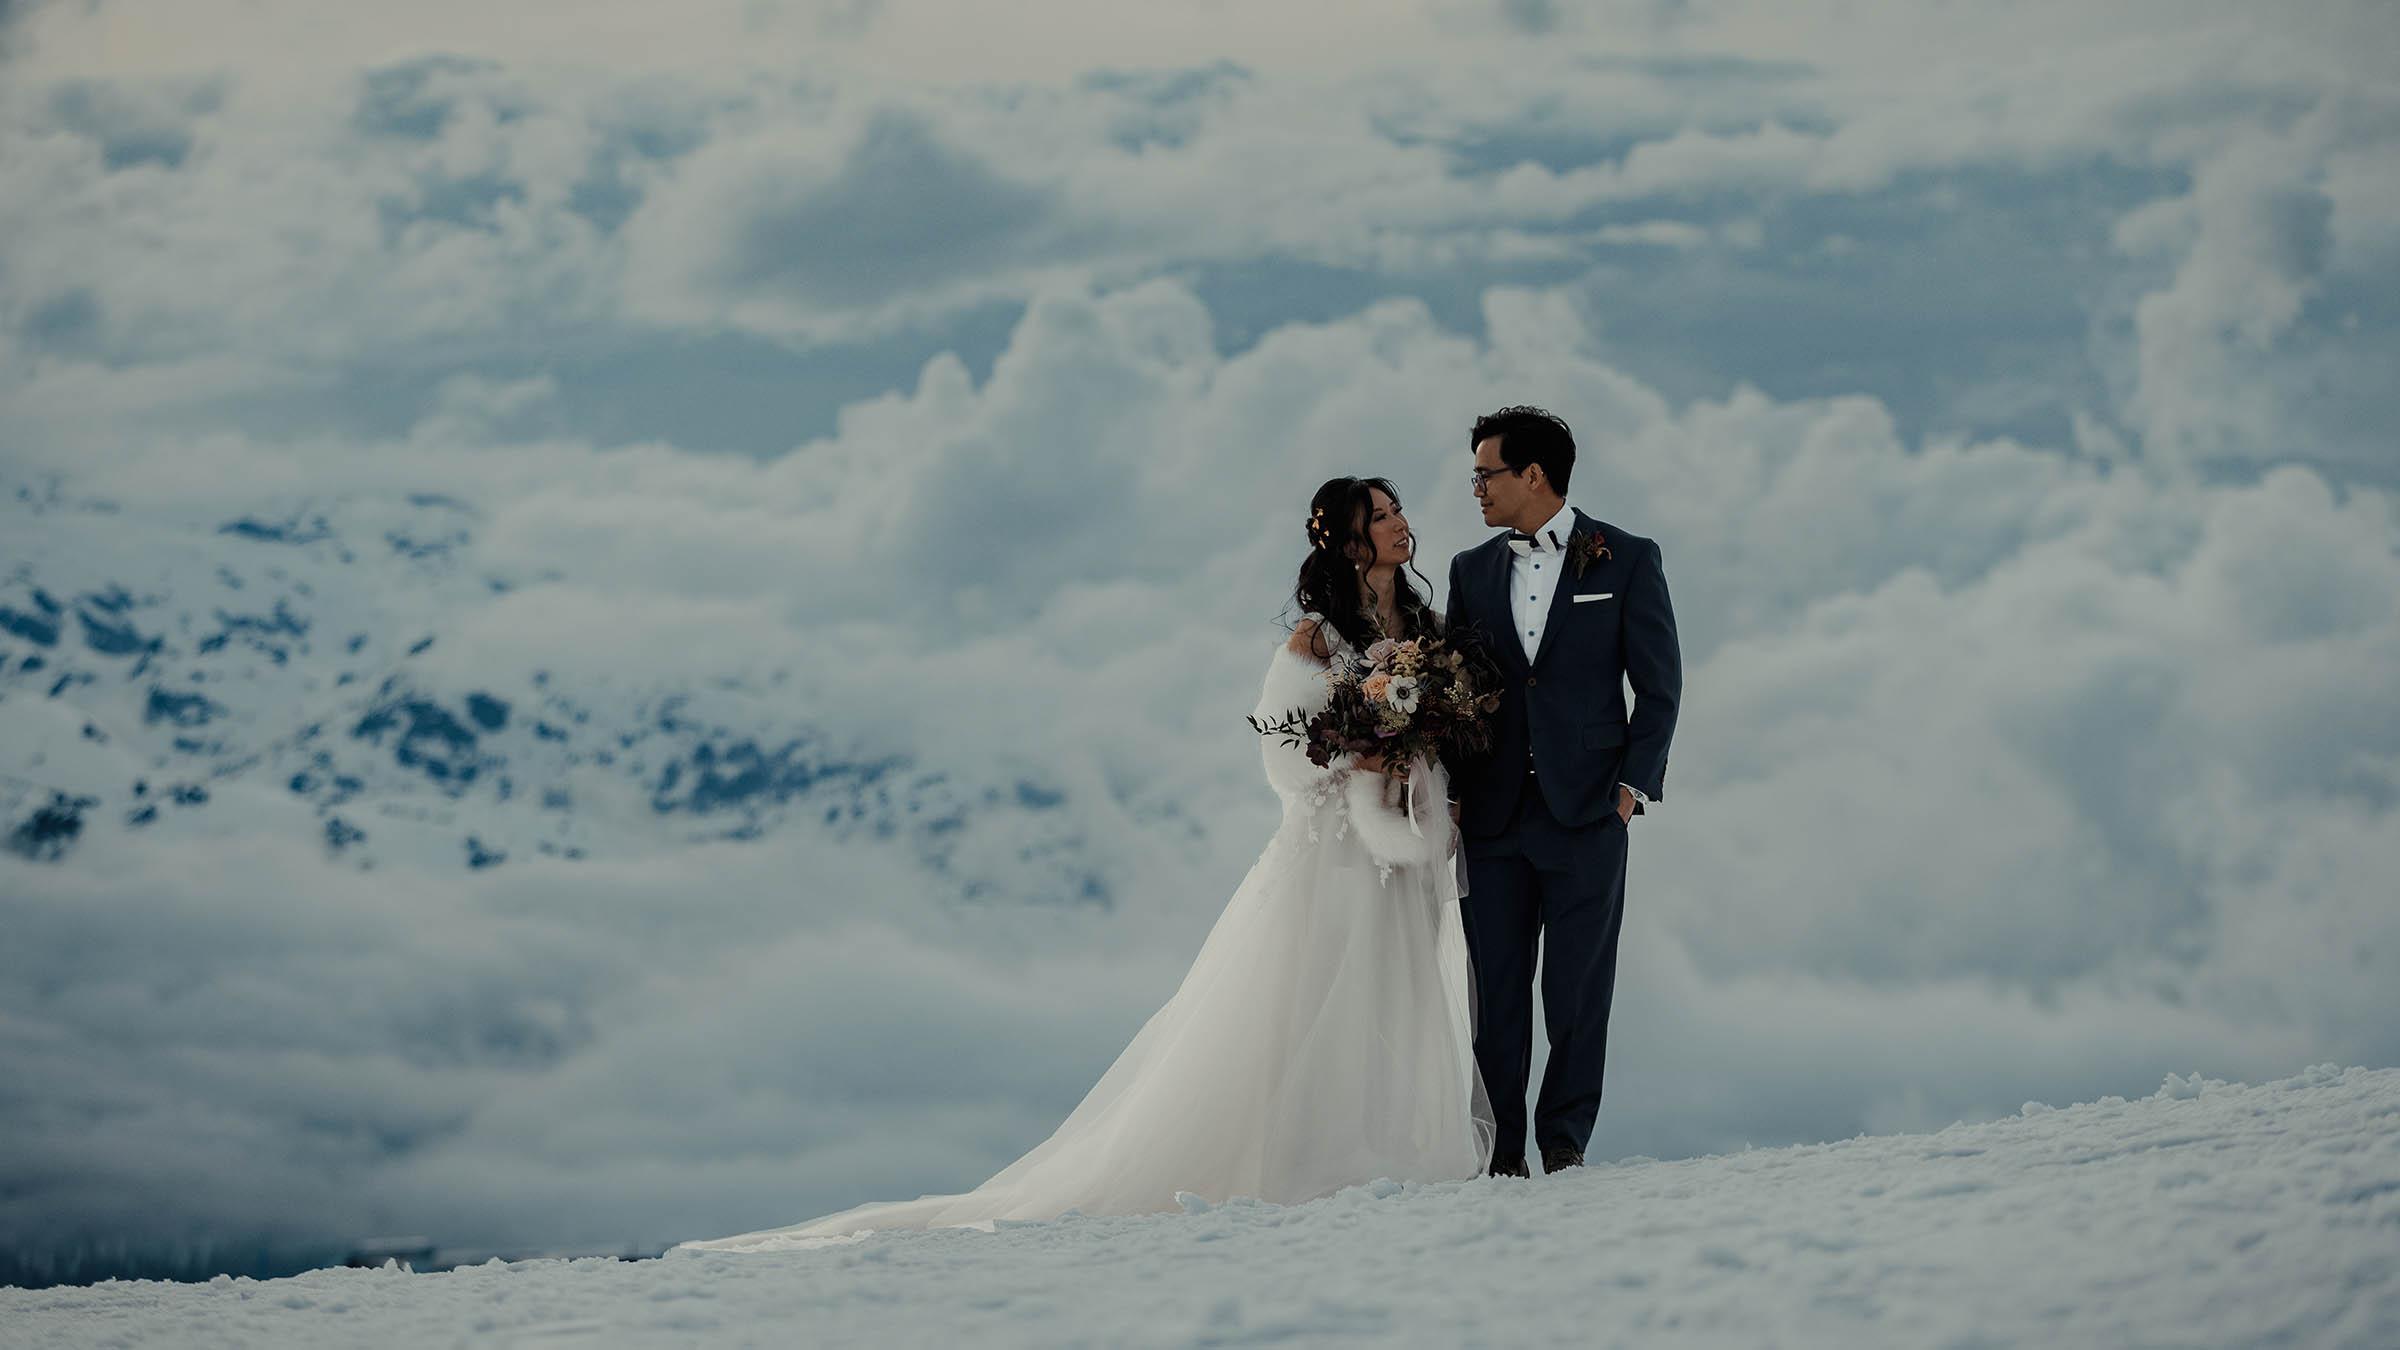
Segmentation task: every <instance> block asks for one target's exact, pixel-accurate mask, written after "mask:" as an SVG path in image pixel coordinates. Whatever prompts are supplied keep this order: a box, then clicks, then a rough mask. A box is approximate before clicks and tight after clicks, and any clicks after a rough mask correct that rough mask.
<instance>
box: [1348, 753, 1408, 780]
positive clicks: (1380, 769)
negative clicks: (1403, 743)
mask: <svg viewBox="0 0 2400 1350" xmlns="http://www.w3.org/2000/svg"><path fill="white" fill-rule="evenodd" d="M1357 767H1359V768H1361V769H1365V770H1367V771H1368V772H1369V773H1382V774H1390V775H1391V776H1392V777H1394V778H1406V777H1408V766H1407V765H1406V764H1393V763H1391V762H1389V761H1387V760H1385V759H1384V757H1383V756H1381V755H1360V756H1358V765H1357Z"/></svg>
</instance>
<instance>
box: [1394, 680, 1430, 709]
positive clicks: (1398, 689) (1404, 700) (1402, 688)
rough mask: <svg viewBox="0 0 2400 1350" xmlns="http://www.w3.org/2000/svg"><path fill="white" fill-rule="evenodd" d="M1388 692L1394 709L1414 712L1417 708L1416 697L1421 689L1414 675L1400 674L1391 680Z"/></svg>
mask: <svg viewBox="0 0 2400 1350" xmlns="http://www.w3.org/2000/svg"><path fill="white" fill-rule="evenodd" d="M1388 693H1389V697H1390V699H1391V703H1392V707H1393V709H1394V710H1395V711H1398V712H1400V713H1403V714H1414V713H1415V712H1416V710H1417V699H1418V697H1419V696H1420V694H1421V693H1422V690H1421V689H1420V688H1419V687H1418V685H1417V681H1416V678H1415V677H1414V676H1410V675H1401V676H1397V677H1395V678H1394V679H1393V680H1392V682H1391V685H1390V688H1389V691H1388Z"/></svg>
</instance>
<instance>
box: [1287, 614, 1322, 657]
mask: <svg viewBox="0 0 2400 1350" xmlns="http://www.w3.org/2000/svg"><path fill="white" fill-rule="evenodd" d="M1324 629H1325V625H1324V623H1323V621H1322V620H1320V619H1318V618H1317V617H1316V616H1315V615H1313V614H1310V615H1303V616H1301V619H1300V622H1298V623H1296V624H1294V625H1292V640H1291V641H1290V642H1287V643H1285V644H1284V645H1285V646H1287V647H1289V648H1290V649H1291V650H1292V651H1294V652H1296V653H1298V654H1299V655H1301V656H1307V657H1314V658H1315V659H1317V660H1319V661H1330V660H1332V659H1333V647H1332V644H1330V643H1328V642H1327V641H1326V640H1325V631H1324Z"/></svg>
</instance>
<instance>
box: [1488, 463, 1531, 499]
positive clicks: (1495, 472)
mask: <svg viewBox="0 0 2400 1350" xmlns="http://www.w3.org/2000/svg"><path fill="white" fill-rule="evenodd" d="M1531 467H1532V466H1531V465H1528V464H1519V465H1517V466H1516V467H1514V468H1506V467H1503V468H1498V469H1477V470H1475V471H1474V478H1475V490H1476V491H1477V492H1481V491H1483V485H1484V484H1485V483H1486V482H1488V481H1490V480H1491V479H1494V478H1497V477H1499V476H1500V475H1501V474H1504V473H1523V472H1525V470H1527V469H1528V468H1531Z"/></svg>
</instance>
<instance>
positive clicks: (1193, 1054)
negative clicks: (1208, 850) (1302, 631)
mask: <svg viewBox="0 0 2400 1350" xmlns="http://www.w3.org/2000/svg"><path fill="white" fill-rule="evenodd" d="M1310 617H1312V618H1313V617H1315V616H1313V615H1312V616H1310ZM1322 631H1323V632H1324V633H1325V635H1326V637H1327V639H1328V640H1329V641H1330V642H1332V643H1333V644H1334V645H1335V647H1336V649H1337V659H1338V658H1340V657H1345V656H1348V655H1349V649H1348V647H1347V646H1345V645H1344V644H1342V643H1341V641H1340V639H1339V637H1338V636H1337V635H1335V633H1334V630H1333V628H1332V627H1331V626H1330V625H1324V626H1322ZM1325 670H1326V667H1325V666H1323V665H1321V664H1320V663H1318V662H1317V661H1315V660H1313V659H1311V658H1309V657H1307V656H1303V655H1299V654H1296V653H1294V652H1292V651H1291V650H1290V649H1289V648H1278V649H1277V651H1276V653H1275V657H1274V660H1273V663H1272V664H1271V665H1270V666H1269V667H1268V670H1267V679H1266V687H1265V689H1264V690H1263V692H1262V693H1261V694H1260V696H1259V701H1258V709H1257V715H1258V716H1259V717H1261V718H1262V719H1273V718H1280V717H1281V716H1283V715H1284V714H1286V713H1288V712H1290V711H1292V710H1293V709H1305V710H1308V711H1312V712H1313V711H1315V710H1316V709H1318V708H1321V707H1323V706H1324V704H1325V702H1326V699H1327V691H1326V687H1325V681H1324V674H1325ZM1261 740H1262V742H1263V743H1264V745H1265V751H1264V753H1265V758H1266V774H1267V781H1268V782H1269V783H1270V784H1272V785H1273V786H1274V788H1275V791H1276V793H1277V794H1278V795H1279V796H1280V797H1282V799H1283V823H1282V825H1281V826H1280V827H1279V828H1278V829H1277V830H1276V832H1275V836H1274V838H1273V839H1271V840H1270V841H1269V842H1268V844H1267V847H1266V851H1265V852H1264V853H1262V854H1261V855H1260V856H1259V859H1258V861H1257V863H1256V864H1254V865H1253V866H1252V867H1251V869H1250V873H1249V875H1248V876H1247V877H1245V878H1243V880H1242V884H1241V886H1240V887H1239V888H1238V889H1236V890H1235V891H1234V893H1233V897H1232V899H1231V900H1229V901H1227V902H1226V905H1225V912H1224V914H1223V915H1222V916H1220V917H1219V918H1218V920H1217V922H1216V926H1215V927H1214V928H1212V929H1211V930H1210V931H1209V935H1208V938H1207V940H1206V941H1205V942H1204V943H1203V944H1202V945H1201V948H1200V954H1199V956H1198V957H1197V958H1195V959H1194V960H1193V962H1192V968H1191V970H1190V972H1189V973H1187V974H1186V975H1185V976H1184V978H1183V983H1182V985H1181V987H1179V988H1177V989H1176V991H1175V994H1174V996H1173V997H1172V998H1170V999H1168V1000H1167V1003H1166V1006H1165V1007H1162V1008H1160V1009H1159V1010H1158V1012H1157V1013H1155V1014H1153V1015H1152V1016H1151V1018H1150V1020H1149V1021H1148V1022H1147V1023H1145V1024H1144V1025H1143V1027H1142V1029H1141V1031H1140V1032H1139V1033H1138V1034H1137V1035H1135V1036H1134V1038H1133V1041H1132V1043H1131V1044H1129V1045H1127V1046H1126V1047H1125V1049H1124V1050H1123V1052H1121V1053H1120V1054H1119V1055H1118V1056H1117V1059H1116V1062H1115V1063H1113V1064H1111V1065H1110V1066H1109V1068H1108V1071H1107V1072H1106V1073H1104V1074H1102V1075H1101V1077H1100V1081H1099V1082H1098V1083H1097V1084H1095V1085H1094V1086H1093V1088H1092V1090H1091V1091H1090V1092H1089V1093H1088V1094H1086V1095H1085V1097H1084V1099H1083V1101H1082V1103H1081V1104H1080V1105H1078V1106H1077V1107H1076V1108H1075V1110H1074V1111H1073V1112H1072V1113H1071V1114H1069V1115H1068V1117H1067V1118H1066V1121H1065V1123H1063V1124H1061V1125H1060V1126H1059V1127H1058V1129H1057V1130H1056V1132H1054V1133H1053V1134H1051V1136H1050V1137H1049V1138H1048V1139H1046V1140H1043V1141H1042V1142H1041V1143H1040V1144H1039V1145H1037V1146H1035V1148H1034V1149H1033V1151H1032V1152H1030V1153H1027V1154H1026V1155H1025V1156H1024V1157H1022V1158H1019V1159H1017V1160H1016V1161H1015V1162H1013V1163H1011V1164H1009V1165H1008V1166H1007V1167H1005V1168H1003V1169H1001V1170H1000V1172H999V1173H998V1174H997V1175H995V1176H993V1177H992V1178H991V1179H990V1180H989V1181H986V1182H984V1183H983V1184H982V1185H980V1186H978V1187H976V1188H975V1189H974V1190H971V1191H968V1192H966V1193H964V1194H962V1195H928V1196H923V1197H920V1198H918V1199H915V1200H905V1201H894V1202H885V1203H877V1204H868V1205H861V1206H859V1207H857V1208H855V1209H847V1210H843V1211H842V1212H840V1213H838V1214H831V1215H828V1216H826V1217H824V1218H821V1219H815V1220H812V1221H810V1222H807V1223H803V1224H797V1225H794V1226H792V1227H789V1228H775V1229H768V1230H765V1231H763V1232H757V1233H744V1234H741V1235H739V1236H736V1237H726V1238H715V1239H710V1240H707V1241H698V1242H686V1243H683V1244H682V1245H681V1249H689V1250H710V1251H775V1250H782V1249H789V1248H796V1247H809V1246H816V1245H820V1244H822V1243H824V1242H827V1241H831V1240H839V1239H843V1238H845V1237H847V1236H849V1235H851V1234H855V1233H859V1232H863V1231H867V1230H874V1229H892V1228H936V1227H976V1228H982V1229H985V1230H987V1231H988V1230H990V1229H992V1228H993V1227H994V1226H995V1224H996V1223H997V1222H999V1221H1004V1220H1038V1219H1053V1218H1057V1217H1059V1216H1061V1215H1063V1214H1066V1213H1067V1212H1068V1211H1070V1210H1073V1211H1079V1212H1081V1213H1083V1214H1087V1215H1100V1214H1142V1213H1150V1212H1155V1211H1162V1210H1171V1209H1175V1208H1177V1207H1178V1206H1179V1204H1180V1203H1181V1202H1180V1201H1179V1199H1178V1196H1179V1193H1188V1194H1190V1195H1193V1196H1197V1197H1199V1198H1200V1199H1201V1200H1204V1201H1207V1202H1209V1203H1211V1204H1217V1203H1222V1202H1223V1201H1225V1200H1228V1199H1231V1198H1233V1197H1235V1196H1249V1197H1252V1198H1255V1199H1259V1200H1266V1201H1271V1202H1275V1203H1279V1204H1296V1203H1299V1202H1301V1201H1304V1200H1311V1199H1314V1198H1316V1197H1318V1196H1322V1195H1329V1194H1331V1193H1332V1192H1334V1191H1337V1190H1339V1189H1341V1188H1342V1187H1344V1186H1352V1185H1357V1184H1359V1183H1362V1182H1367V1181H1372V1180H1375V1179H1376V1178H1378V1177H1389V1178H1393V1179H1395V1180H1425V1181H1434V1180H1455V1179H1461V1178H1466V1177H1472V1176H1475V1175H1477V1174H1478V1172H1479V1171H1480V1170H1481V1168H1482V1165H1483V1163H1484V1161H1485V1160H1486V1159H1487V1158H1488V1157H1489V1155H1490V1152H1491V1141H1492V1131H1493V1125H1492V1115H1491V1109H1490V1105H1489V1103H1488V1101H1487V1100H1486V1099H1485V1097H1484V1095H1483V1090H1482V1081H1481V1079H1480V1078H1479V1076H1478V1075H1477V1074H1476V1071H1475V1058H1474V1052H1473V1048H1472V1031H1471V1021H1470V1010H1469V1007H1468V990H1467V956H1466V944H1465V939H1464V936H1463V933H1462V931H1461V929H1460V927H1459V916H1458V884H1457V881H1456V876H1455V873H1454V872H1453V870H1452V867H1451V864H1450V862H1449V856H1450V853H1451V841H1452V828H1451V823H1450V816H1449V811H1448V808H1447V805H1446V803H1445V798H1446V796H1447V792H1446V785H1445V782H1444V780H1443V778H1442V771H1441V769H1440V767H1439V766H1436V765H1430V764H1426V763H1424V762H1422V761H1420V762H1419V763H1418V764H1417V765H1416V766H1415V767H1414V770H1413V774H1412V776H1413V777H1414V779H1415V787H1414V790H1413V792H1408V793H1403V792H1401V791H1399V790H1398V789H1397V788H1396V787H1393V786H1390V783H1391V780H1389V779H1387V778H1386V776H1385V775H1383V774H1380V773H1371V772H1355V771H1352V770H1350V769H1348V768H1346V767H1342V766H1343V764H1344V763H1345V761H1344V760H1337V761H1336V762H1335V763H1336V767H1334V768H1333V769H1330V770H1327V769H1319V768H1317V767H1316V766H1315V765H1313V764H1311V763H1309V761H1308V758H1307V756H1306V755H1305V754H1303V753H1302V752H1301V751H1300V750H1298V749H1295V748H1292V747H1290V746H1287V745H1285V744H1283V743H1281V742H1279V741H1277V740H1274V739H1273V738H1268V737H1262V738H1261Z"/></svg>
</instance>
